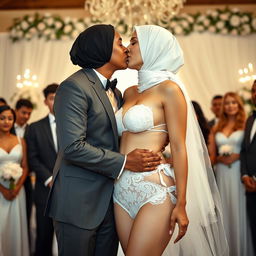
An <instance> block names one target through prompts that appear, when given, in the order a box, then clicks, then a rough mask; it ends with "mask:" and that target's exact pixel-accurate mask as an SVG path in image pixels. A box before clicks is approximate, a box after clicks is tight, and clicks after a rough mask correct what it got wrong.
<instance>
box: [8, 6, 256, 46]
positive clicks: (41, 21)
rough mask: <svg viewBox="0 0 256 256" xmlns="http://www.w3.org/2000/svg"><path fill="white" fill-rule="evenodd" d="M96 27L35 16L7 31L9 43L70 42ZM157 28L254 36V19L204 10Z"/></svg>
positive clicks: (125, 28) (123, 26) (123, 29)
mask: <svg viewBox="0 0 256 256" xmlns="http://www.w3.org/2000/svg"><path fill="white" fill-rule="evenodd" d="M96 23H100V21H98V20H93V19H90V18H89V17H87V18H85V19H82V18H81V19H77V18H70V17H66V18H62V17H60V16H58V15H52V14H49V13H48V14H44V15H40V14H38V13H36V14H34V15H26V16H24V17H23V18H17V19H15V20H14V24H13V25H12V26H11V28H10V38H11V39H12V41H14V42H15V41H19V40H22V39H26V40H31V39H32V38H33V37H39V38H44V39H46V40H66V39H74V38H76V37H77V35H79V33H81V32H82V31H83V30H84V29H86V28H87V27H89V26H91V25H93V24H96ZM157 25H160V26H163V27H165V28H166V29H168V30H170V31H171V32H172V33H173V34H175V35H189V34H190V33H193V32H199V33H203V32H210V33H215V34H222V35H235V36H236V35H241V36H243V35H249V34H252V33H256V16H254V15H253V13H251V12H242V11H240V10H239V9H237V8H234V9H229V8H226V9H216V10H208V11H207V12H206V13H197V14H187V13H181V14H179V15H177V16H175V17H173V18H172V19H171V20H162V21H161V22H160V23H158V24H157ZM116 29H117V31H118V32H120V33H121V34H128V35H129V33H130V31H128V26H127V24H125V23H124V21H120V22H119V24H117V25H116Z"/></svg>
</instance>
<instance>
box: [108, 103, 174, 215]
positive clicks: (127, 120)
mask: <svg viewBox="0 0 256 256" xmlns="http://www.w3.org/2000/svg"><path fill="white" fill-rule="evenodd" d="M122 112H123V111H122V109H119V111H117V113H116V121H117V127H118V133H119V135H121V134H122V133H123V132H124V131H129V132H133V133H138V132H143V131H153V132H167V131H166V130H163V129H158V128H159V127H161V126H166V124H160V125H156V126H154V119H153V112H152V110H151V108H150V107H148V106H145V105H143V104H140V105H135V106H133V107H131V108H130V109H129V110H128V111H127V112H126V113H125V114H124V116H123V113H122ZM155 173H157V174H158V175H159V180H160V184H158V183H156V182H152V181H149V179H148V177H149V176H151V175H153V174H155ZM163 174H164V175H166V176H169V177H171V178H172V179H173V180H174V171H173V169H172V168H171V167H170V165H169V164H160V165H159V166H158V167H157V168H156V169H155V170H154V171H151V172H131V171H129V170H124V171H123V173H122V175H121V177H120V178H119V179H118V180H117V181H116V183H115V189H114V195H113V199H114V202H115V203H117V204H119V205H120V206H121V207H122V208H123V209H124V210H125V211H126V212H127V213H128V214H129V215H130V216H131V218H135V217H136V215H137V213H138V211H139V210H140V209H141V207H142V206H143V205H145V204H147V203H151V204H155V205H156V204H161V203H163V202H164V201H165V200H166V197H167V195H168V196H169V197H170V199H171V201H172V203H173V204H175V203H176V197H175V192H176V186H175V185H173V186H167V185H166V183H165V182H164V179H163V176H162V175H163Z"/></svg>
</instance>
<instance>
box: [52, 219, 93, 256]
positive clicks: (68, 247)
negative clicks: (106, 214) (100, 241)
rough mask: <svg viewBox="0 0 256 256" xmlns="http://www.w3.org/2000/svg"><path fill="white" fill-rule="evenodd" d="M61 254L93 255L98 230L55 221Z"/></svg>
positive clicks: (62, 255) (67, 255)
mask: <svg viewBox="0 0 256 256" xmlns="http://www.w3.org/2000/svg"><path fill="white" fill-rule="evenodd" d="M53 223H54V229H55V232H56V237H57V243H58V254H59V256H71V255H75V256H85V255H86V256H93V255H94V250H95V241H96V230H87V229H81V228H78V227H75V226H73V225H70V224H67V223H63V222H58V221H54V222H53Z"/></svg>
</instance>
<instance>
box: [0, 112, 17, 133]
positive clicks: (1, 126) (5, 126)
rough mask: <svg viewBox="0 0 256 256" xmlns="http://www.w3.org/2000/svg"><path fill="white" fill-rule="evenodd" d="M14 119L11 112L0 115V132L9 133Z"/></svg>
mask: <svg viewBox="0 0 256 256" xmlns="http://www.w3.org/2000/svg"><path fill="white" fill-rule="evenodd" d="M13 122H14V117H13V113H12V112H11V110H5V111H3V112H2V113H0V131H2V132H9V131H10V130H11V128H12V126H13Z"/></svg>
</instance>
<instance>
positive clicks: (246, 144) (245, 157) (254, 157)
mask: <svg viewBox="0 0 256 256" xmlns="http://www.w3.org/2000/svg"><path fill="white" fill-rule="evenodd" d="M254 119H255V117H254V116H250V117H249V118H248V119H247V122H246V126H245V135H244V140H243V143H242V148H241V154H240V158H241V175H242V176H243V175H249V176H252V175H256V135H254V137H253V139H252V141H251V142H250V134H251V130H252V125H253V122H254Z"/></svg>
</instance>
